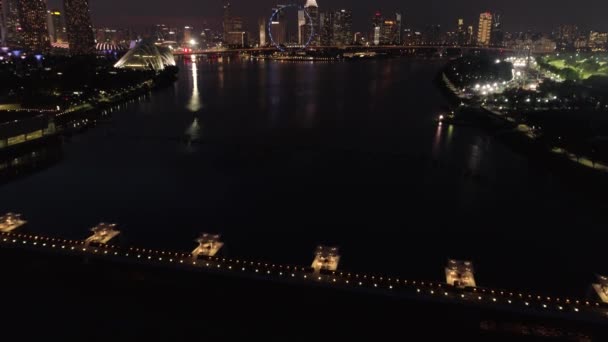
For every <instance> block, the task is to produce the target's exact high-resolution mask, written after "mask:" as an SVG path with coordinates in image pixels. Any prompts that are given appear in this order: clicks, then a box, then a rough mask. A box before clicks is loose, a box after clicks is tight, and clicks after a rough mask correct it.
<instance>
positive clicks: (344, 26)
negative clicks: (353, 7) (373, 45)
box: [331, 9, 353, 46]
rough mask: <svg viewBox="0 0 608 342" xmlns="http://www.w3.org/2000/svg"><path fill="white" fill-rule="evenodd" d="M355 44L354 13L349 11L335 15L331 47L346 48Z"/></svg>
mask: <svg viewBox="0 0 608 342" xmlns="http://www.w3.org/2000/svg"><path fill="white" fill-rule="evenodd" d="M352 43H353V13H352V12H351V11H350V10H347V9H341V10H338V11H335V12H334V14H333V25H332V39H331V45H333V46H344V45H352Z"/></svg>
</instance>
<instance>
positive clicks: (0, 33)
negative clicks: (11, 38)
mask: <svg viewBox="0 0 608 342" xmlns="http://www.w3.org/2000/svg"><path fill="white" fill-rule="evenodd" d="M3 7H4V6H2V0H0V45H4V36H6V27H5V26H4V9H3Z"/></svg>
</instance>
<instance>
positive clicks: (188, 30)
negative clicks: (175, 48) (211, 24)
mask: <svg viewBox="0 0 608 342" xmlns="http://www.w3.org/2000/svg"><path fill="white" fill-rule="evenodd" d="M192 30H194V28H193V27H192V26H185V27H184V34H183V38H182V44H183V45H193V44H192V43H197V41H196V40H195V39H194V37H193V35H192Z"/></svg>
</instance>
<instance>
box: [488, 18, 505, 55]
mask: <svg viewBox="0 0 608 342" xmlns="http://www.w3.org/2000/svg"><path fill="white" fill-rule="evenodd" d="M504 41H505V33H504V31H503V29H502V15H500V14H498V13H494V15H493V16H492V31H491V33H490V45H492V46H496V47H502V46H503V45H504Z"/></svg>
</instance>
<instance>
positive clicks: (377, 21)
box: [369, 11, 384, 45]
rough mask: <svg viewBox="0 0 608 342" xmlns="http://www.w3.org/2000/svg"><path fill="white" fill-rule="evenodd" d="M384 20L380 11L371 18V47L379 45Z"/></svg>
mask: <svg viewBox="0 0 608 342" xmlns="http://www.w3.org/2000/svg"><path fill="white" fill-rule="evenodd" d="M383 22H384V19H383V18H382V13H380V11H378V12H376V14H375V15H374V16H373V17H372V32H371V34H370V39H369V40H370V41H371V43H372V44H373V45H380V38H381V36H382V24H383Z"/></svg>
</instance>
